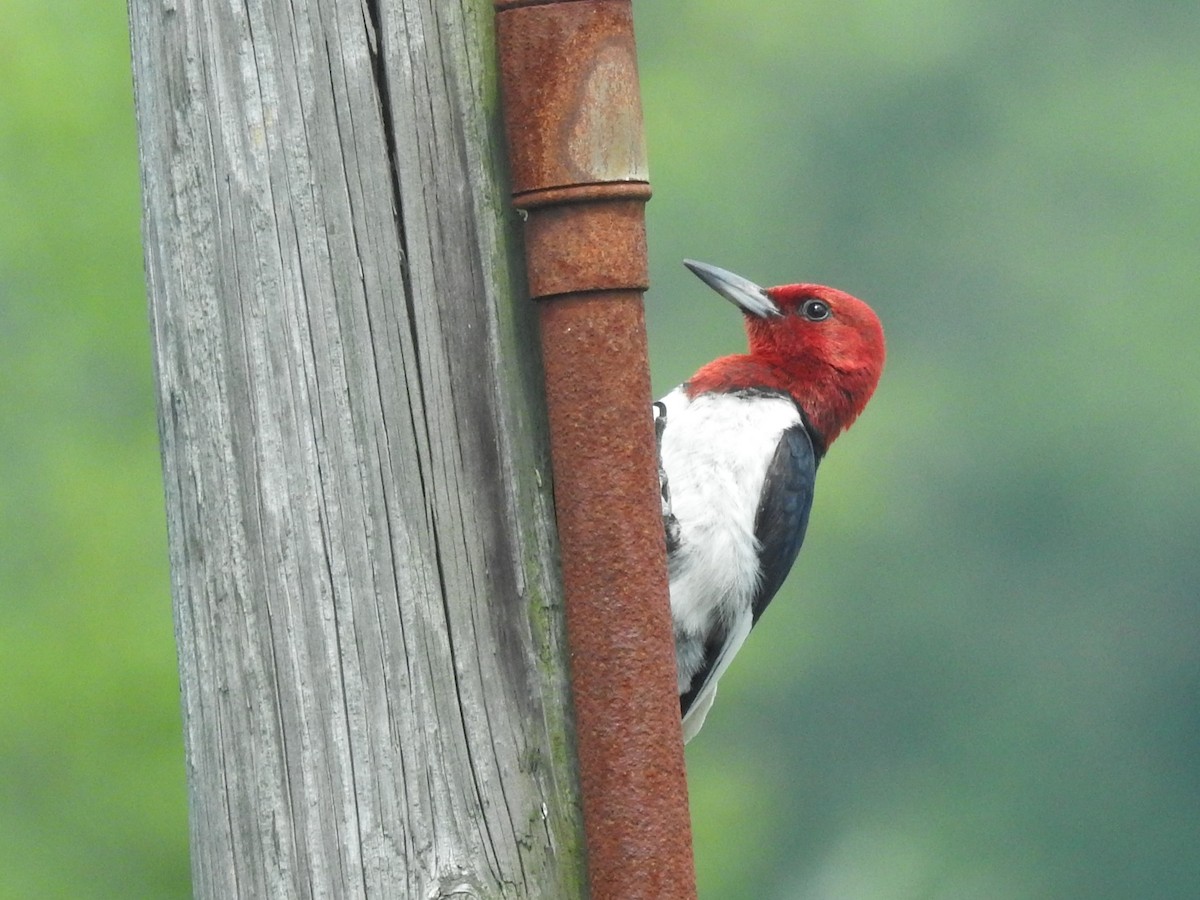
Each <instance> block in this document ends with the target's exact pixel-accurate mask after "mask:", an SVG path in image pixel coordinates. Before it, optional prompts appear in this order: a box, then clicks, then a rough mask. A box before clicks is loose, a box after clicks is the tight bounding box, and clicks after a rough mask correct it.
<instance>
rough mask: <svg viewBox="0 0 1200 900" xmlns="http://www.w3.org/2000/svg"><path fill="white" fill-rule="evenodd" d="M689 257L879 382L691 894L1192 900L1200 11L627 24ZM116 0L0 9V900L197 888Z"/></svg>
mask: <svg viewBox="0 0 1200 900" xmlns="http://www.w3.org/2000/svg"><path fill="white" fill-rule="evenodd" d="M637 16H638V28H639V33H638V39H639V49H640V53H641V63H642V81H643V92H644V97H645V107H646V125H647V134H648V141H649V148H650V159H651V171H652V177H653V182H654V188H655V199H654V201H653V202H652V203H651V205H650V210H649V220H650V238H651V256H652V269H653V277H654V288H653V290H652V291H651V292H650V294H649V296H648V301H647V302H648V317H649V325H650V340H651V354H652V358H653V360H654V376H655V385H656V388H657V389H658V390H659V391H660V392H663V391H666V390H667V389H669V388H670V387H672V386H673V385H674V384H675V383H677V382H678V381H680V380H682V379H684V378H686V377H687V376H688V375H689V374H690V373H691V371H692V370H693V369H694V368H695V367H696V366H697V365H698V364H700V363H701V362H703V361H705V360H707V359H709V358H711V357H713V356H715V355H719V354H722V353H727V352H731V351H734V350H738V349H740V347H741V342H742V337H741V333H740V327H739V322H738V317H737V315H736V314H735V313H734V311H733V310H732V308H731V307H729V306H728V304H726V303H724V302H723V301H721V300H720V299H719V298H717V297H716V296H715V295H713V294H712V293H711V292H709V291H707V290H706V289H705V288H703V287H702V286H701V285H700V283H699V282H698V281H696V280H695V279H694V278H692V276H690V275H689V274H688V273H687V272H686V271H685V270H684V269H683V268H682V267H681V266H680V265H679V262H678V261H679V259H680V258H682V257H685V256H690V257H695V258H698V259H703V260H706V261H709V262H713V263H716V264H718V265H721V266H725V267H727V268H731V269H734V270H735V271H738V272H740V273H742V274H744V275H746V276H747V277H750V278H753V279H755V280H758V281H760V282H763V283H770V284H777V283H781V282H786V281H796V280H811V281H822V282H826V283H830V284H835V285H837V286H839V287H842V288H844V289H846V290H849V291H851V292H853V293H855V294H857V295H858V296H860V297H862V298H863V299H865V300H867V301H868V302H870V303H871V304H872V305H873V306H874V307H875V308H876V309H877V310H878V312H879V313H880V315H881V317H882V318H883V320H884V323H885V326H886V328H887V331H888V337H889V350H890V358H889V363H888V368H887V371H886V372H885V375H884V380H883V383H882V385H881V387H880V390H879V392H878V394H877V395H876V398H875V400H874V401H873V402H872V405H871V407H870V408H869V409H868V411H867V414H866V415H865V416H864V418H863V419H862V420H861V421H860V422H859V423H858V424H857V425H856V426H855V427H854V428H853V429H852V430H851V431H850V433H849V434H848V435H847V436H845V437H843V438H841V439H840V440H839V441H838V443H837V444H836V445H835V447H834V448H833V451H832V452H831V454H830V456H829V457H828V459H827V460H826V462H825V463H824V464H823V466H822V471H821V478H820V482H819V486H818V492H817V501H816V506H815V509H814V514H813V522H812V526H811V528H810V531H809V536H808V541H807V543H806V546H805V550H804V553H803V554H802V556H801V559H800V563H799V567H798V570H797V572H796V574H795V575H794V576H793V578H792V579H791V581H790V582H789V583H788V585H787V586H786V587H785V588H784V590H783V592H782V593H781V594H780V596H779V597H778V598H777V599H776V601H775V603H774V605H773V606H772V607H771V610H770V612H769V613H768V614H767V616H766V618H765V619H764V624H763V626H762V627H761V628H760V629H759V630H758V631H756V633H755V635H754V637H753V638H752V639H751V641H750V642H749V644H748V645H747V648H746V649H745V650H744V651H743V652H742V654H741V655H740V656H739V659H738V663H737V665H735V666H734V667H733V669H732V670H731V672H730V674H729V675H727V676H726V677H725V679H724V680H723V681H722V686H721V696H720V699H719V701H718V703H717V706H716V708H715V710H714V712H713V714H712V715H711V716H710V717H709V720H708V724H707V725H706V727H705V730H704V732H703V733H702V734H701V736H700V737H699V738H698V739H697V740H696V741H695V742H694V743H693V744H692V745H691V746H690V747H689V751H688V759H689V768H690V783H691V791H692V806H693V814H694V820H695V825H696V855H697V863H698V869H699V874H700V887H701V896H702V897H704V898H705V900H725V898H737V900H744V898H755V900H758V898H779V900H785V898H786V900H790V898H825V900H841V898H847V900H871V898H947V900H958V898H986V900H1006V898H1076V897H1077V898H1135V897H1136V898H1142V897H1155V898H1176V897H1178V898H1195V897H1200V752H1198V750H1200V697H1198V696H1197V695H1198V693H1200V478H1198V477H1197V474H1198V472H1197V469H1198V465H1197V449H1198V448H1200V308H1198V305H1197V299H1198V297H1197V293H1198V284H1200V277H1198V276H1200V52H1197V47H1200V9H1198V8H1197V7H1196V5H1195V4H1191V3H1180V2H1166V0H1151V2H1143V3H1141V4H1129V3H1125V2H1117V0H1094V2H1091V3H1082V2H1061V3H1053V4H1038V3H1033V2H1027V0H991V2H983V0H978V2H966V0H959V2H936V0H927V2H909V3H903V2H890V3H889V2H866V3H860V4H854V5H846V4H840V3H833V2H829V0H821V2H807V3H799V2H766V0H747V2H744V3H739V4H731V3H728V2H717V0H707V2H702V0H690V2H683V0H642V2H641V3H640V4H638V6H637ZM138 217H139V191H138V183H137V162H136V145H135V134H134V123H133V114H132V101H131V91H130V75H129V63H128V37H127V32H126V23H125V8H124V4H123V3H120V2H113V0H102V2H90V3H79V4H69V5H68V4H54V3H51V4H46V3H39V2H34V0H3V2H2V3H0V363H2V364H0V398H2V406H0V408H2V410H3V426H2V428H0V897H3V898H8V897H14V898H26V897H72V898H75V897H79V898H92V897H97V898H98V897H111V898H118V897H120V898H128V897H176V896H179V897H184V896H187V895H188V894H189V889H188V863H187V844H186V811H185V806H184V775H183V763H182V747H181V740H180V725H179V715H178V689H177V677H176V670H175V658H174V646H173V642H172V631H171V613H170V600H169V591H168V577H167V569H166V549H165V538H164V524H163V511H162V499H161V485H160V479H159V465H158V451H157V439H156V429H155V422H154V403H153V385H152V375H151V362H150V355H149V346H148V328H147V325H146V314H145V300H144V287H143V282H142V269H141V250H140V246H139V234H138Z"/></svg>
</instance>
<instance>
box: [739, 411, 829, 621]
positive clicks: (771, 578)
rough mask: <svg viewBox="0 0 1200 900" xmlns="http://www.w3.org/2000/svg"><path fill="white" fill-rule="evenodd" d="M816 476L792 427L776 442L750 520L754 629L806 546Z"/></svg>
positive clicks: (799, 429)
mask: <svg viewBox="0 0 1200 900" xmlns="http://www.w3.org/2000/svg"><path fill="white" fill-rule="evenodd" d="M816 476H817V455H816V453H815V452H814V451H813V445H812V441H811V440H810V439H809V436H808V432H807V431H806V430H805V428H804V426H803V425H793V426H792V427H791V428H789V429H787V430H786V431H785V432H784V433H783V435H782V437H780V439H779V446H778V447H776V448H775V456H774V457H773V458H772V459H771V464H770V465H769V466H767V478H766V480H765V481H764V482H763V490H762V497H761V499H760V500H759V503H758V513H757V514H756V515H755V517H754V536H755V537H756V538H758V542H759V544H760V545H761V549H760V551H759V557H758V559H759V571H760V572H761V573H762V581H761V583H760V584H759V587H758V593H757V594H755V595H754V602H753V605H752V608H753V610H754V621H755V622H756V623H757V622H758V617H759V616H761V615H762V612H763V610H764V609H766V608H767V604H768V603H770V602H771V598H773V597H774V596H775V594H776V592H777V591H778V590H779V588H780V586H781V585H782V584H783V580H784V579H785V578H787V574H788V572H790V571H791V569H792V563H794V562H795V561H796V554H798V553H799V552H800V545H801V544H803V543H804V532H805V531H806V530H807V529H808V513H809V511H810V510H811V509H812V500H813V483H814V481H815V480H816Z"/></svg>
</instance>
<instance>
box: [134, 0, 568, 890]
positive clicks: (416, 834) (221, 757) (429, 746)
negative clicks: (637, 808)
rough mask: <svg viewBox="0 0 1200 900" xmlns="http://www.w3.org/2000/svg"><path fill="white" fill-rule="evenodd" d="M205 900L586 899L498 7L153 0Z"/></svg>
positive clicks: (159, 360)
mask: <svg viewBox="0 0 1200 900" xmlns="http://www.w3.org/2000/svg"><path fill="white" fill-rule="evenodd" d="M130 19H131V28H132V37H133V58H134V76H135V87H136V104H137V114H138V124H139V133H140V145H141V157H142V172H143V184H144V205H145V225H144V239H145V247H146V269H147V281H148V287H149V294H150V309H151V317H152V324H153V332H154V343H155V354H156V365H157V370H158V383H159V391H160V423H161V432H162V446H163V466H164V475H165V483H166V494H167V512H168V523H169V535H170V546H171V564H172V573H173V591H174V602H175V611H176V626H177V637H178V642H179V657H180V671H181V681H182V693H183V710H184V726H185V737H186V748H187V767H188V782H189V793H190V802H191V821H192V853H193V874H194V881H195V892H196V896H197V897H200V898H222V900H225V898H233V897H253V898H260V897H288V898H291V897H332V898H342V897H386V898H436V897H546V898H569V897H578V896H581V895H582V894H583V892H584V886H583V872H582V869H583V863H582V850H581V837H580V822H579V812H578V800H577V794H576V786H575V781H576V778H575V763H574V760H573V757H572V751H571V749H570V747H571V742H570V740H569V738H568V734H569V727H570V722H569V714H568V713H567V708H568V701H567V696H568V694H567V683H566V676H565V674H564V644H563V637H562V629H561V606H560V593H559V587H558V583H557V576H556V569H555V562H554V560H555V552H554V546H553V540H554V539H553V523H552V518H551V517H552V512H551V505H550V496H549V485H548V478H547V474H546V473H547V469H548V461H547V453H546V442H545V434H544V426H543V411H542V408H541V399H540V397H541V388H540V382H539V373H538V370H537V367H536V362H530V360H531V359H533V358H534V354H535V351H534V349H533V348H534V346H535V344H534V341H533V339H532V336H531V334H530V332H531V330H532V327H533V321H532V318H531V317H532V315H533V313H532V311H531V310H530V309H529V308H528V307H527V304H526V303H525V302H523V301H522V300H520V299H519V297H520V296H521V292H520V291H519V290H514V278H515V277H516V276H514V275H513V272H514V271H515V269H516V267H514V266H513V264H512V259H513V258H514V256H513V253H512V237H511V229H512V222H511V220H510V219H511V216H510V215H509V214H508V213H505V212H503V211H504V210H506V209H507V203H506V202H505V192H504V190H503V187H502V185H501V178H500V176H499V175H498V168H499V167H498V164H497V162H496V159H497V155H498V154H497V147H498V140H499V131H498V121H497V116H496V110H495V107H496V98H495V91H496V86H495V81H494V73H493V71H492V69H493V62H492V49H491V32H490V29H491V19H492V14H491V8H490V3H489V2H486V0H461V2H453V0H361V2H357V3H356V2H346V0H291V2H289V0H245V2H243V0H131V3H130Z"/></svg>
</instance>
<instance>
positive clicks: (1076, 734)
mask: <svg viewBox="0 0 1200 900" xmlns="http://www.w3.org/2000/svg"><path fill="white" fill-rule="evenodd" d="M759 5H760V4H751V5H745V4H741V5H736V4H720V5H718V4H707V3H704V4H695V3H693V4H682V3H673V2H661V3H655V4H648V3H644V4H641V5H640V6H639V7H638V15H639V21H638V25H639V28H640V31H639V41H640V51H641V62H642V81H643V89H644V92H645V97H646V120H647V131H648V140H649V146H650V155H651V175H652V179H653V181H654V184H655V189H656V197H655V200H654V202H652V203H651V206H650V243H651V257H652V260H653V276H654V279H653V280H654V285H655V287H654V289H653V290H652V291H651V293H650V295H649V297H648V307H649V313H648V315H649V322H650V329H651V335H650V336H651V351H652V358H653V359H654V360H655V363H656V376H657V378H656V381H657V384H658V386H659V387H660V388H661V389H664V390H665V389H666V388H668V387H670V386H671V385H672V384H673V383H675V382H677V381H679V380H681V379H683V378H686V377H687V375H688V374H689V373H690V371H691V369H693V368H694V367H695V366H696V365H697V364H698V363H699V362H702V361H703V360H705V359H706V358H708V357H709V356H712V355H716V354H719V353H725V352H731V351H734V350H738V349H740V347H739V343H740V336H739V334H738V325H737V322H736V317H735V316H734V315H732V314H731V311H730V310H728V309H727V308H724V304H722V303H721V301H720V300H718V299H716V298H715V297H713V296H712V295H711V294H710V293H709V292H707V291H705V289H704V288H703V287H701V286H700V285H699V284H697V283H695V282H694V280H693V279H692V278H691V276H690V275H688V274H687V273H686V272H685V271H684V270H683V269H682V268H681V267H680V266H679V264H678V260H679V258H680V257H683V256H693V257H696V258H699V259H703V260H706V261H710V262H713V263H716V264H718V265H722V266H727V267H729V268H732V269H734V270H735V271H738V272H741V273H742V274H745V275H747V276H749V277H752V278H755V279H761V280H762V281H764V282H766V283H770V284H777V283H780V282H785V281H796V280H806V281H808V280H813V281H824V282H827V283H832V284H836V285H838V286H841V287H844V288H846V289H848V290H851V291H853V292H854V293H856V294H858V295H859V296H861V297H863V298H864V299H866V300H868V301H869V302H871V303H872V304H873V305H874V306H875V308H876V309H877V310H878V311H879V313H880V315H881V316H882V318H883V320H884V323H885V326H886V327H887V330H888V336H889V351H890V359H889V364H888V369H887V371H886V372H885V374H884V379H883V383H882V385H881V388H880V390H879V393H878V395H877V397H876V399H875V400H874V401H873V403H872V406H871V408H869V409H868V411H867V413H866V415H865V417H864V418H863V420H862V421H861V422H860V423H859V424H858V425H856V426H855V428H854V429H852V430H851V432H850V433H849V435H847V436H846V437H843V438H841V439H840V440H839V442H838V444H837V445H836V446H835V447H834V448H833V451H832V453H831V455H830V457H829V458H828V460H827V461H826V462H825V463H824V465H823V466H822V474H821V479H820V484H819V486H818V491H817V502H816V508H815V510H814V513H813V524H812V527H811V528H810V532H809V539H808V542H807V544H806V546H805V549H804V552H803V553H802V555H801V558H800V562H799V568H798V571H797V573H796V574H795V575H794V577H793V578H792V580H791V581H790V582H789V584H788V585H787V586H785V589H784V592H783V593H782V594H781V595H780V597H778V598H777V599H776V601H775V605H773V606H772V608H771V610H770V612H769V613H768V614H767V616H766V618H765V620H764V621H765V624H764V626H763V628H762V630H761V631H760V632H756V634H755V636H754V637H753V638H752V639H751V641H750V642H749V644H748V645H747V648H746V649H745V650H744V651H743V652H742V654H741V656H739V658H738V662H737V664H735V666H734V667H733V669H732V670H731V672H730V674H729V675H728V676H726V678H725V680H724V681H723V682H722V696H721V698H720V702H718V703H717V706H716V708H715V710H714V712H713V714H712V716H710V718H709V723H708V725H707V726H706V727H705V731H704V732H703V733H702V735H701V737H700V738H699V739H698V740H697V741H696V742H695V743H694V744H693V745H692V746H691V747H690V748H689V762H690V768H691V771H690V776H691V784H692V790H693V804H692V805H693V817H694V820H695V823H696V854H697V859H698V865H699V869H700V878H701V894H702V896H704V897H706V898H713V900H715V898H720V897H729V898H744V897H756V898H757V897H779V898H790V897H804V898H856V900H860V898H876V897H878V898H905V897H914V898H916V897H945V898H962V897H986V898H989V900H991V898H1007V897H1011V898H1025V897H1088V898H1106V897H1112V898H1125V897H1135V896H1154V897H1192V896H1196V895H1197V894H1198V893H1200V864H1198V863H1197V855H1196V853H1195V852H1194V849H1195V847H1197V846H1200V817H1197V816H1196V815H1195V810H1196V809H1197V808H1198V804H1200V789H1198V785H1197V780H1196V777H1195V772H1196V765H1197V762H1200V760H1198V759H1197V753H1196V749H1195V748H1196V746H1197V739H1198V738H1200V719H1197V716H1196V711H1195V710H1196V694H1197V689H1198V687H1200V679H1198V676H1200V646H1198V642H1197V640H1196V635H1197V634H1198V633H1200V604H1198V603H1197V600H1200V564H1198V563H1197V553H1196V550H1195V541H1196V534H1197V520H1198V519H1200V479H1197V477H1196V474H1195V472H1196V468H1195V454H1196V447H1197V445H1198V443H1200V427H1198V425H1197V421H1198V413H1200V380H1198V377H1197V372H1198V371H1200V370H1198V369H1197V364H1196V351H1195V349H1194V348H1195V346H1196V344H1197V342H1198V341H1200V316H1197V314H1196V310H1195V298H1196V287H1195V260H1196V251H1197V247H1200V215H1198V214H1197V200H1198V199H1200V167H1198V166H1197V165H1196V160H1197V159H1200V120H1198V119H1197V117H1196V116H1195V115H1194V111H1193V110H1192V108H1191V107H1193V106H1194V98H1195V96H1196V92H1197V90H1198V89H1200V58H1197V56H1196V54H1195V52H1194V48H1195V44H1196V40H1197V38H1198V37H1200V20H1198V19H1197V18H1196V17H1195V15H1194V11H1193V10H1190V9H1188V8H1186V7H1185V6H1183V5H1179V4H1172V3H1162V2H1158V3H1150V4H1145V5H1141V6H1138V7H1136V8H1133V7H1125V6H1121V5H1119V4H1117V3H1113V2H1108V3H1100V4H1089V5H1087V6H1084V5H1083V4H1050V5H1041V6H1039V5H1034V4H1028V3H1018V2H994V3H987V4H984V3H944V2H943V3H923V4H895V3H890V4H889V3H868V4H860V5H859V6H858V7H857V9H848V8H847V7H845V6H838V5H834V4H825V3H815V4H814V3H807V4H794V5H791V6H787V7H784V6H783V5H782V4H761V6H762V10H761V15H758V14H756V12H755V10H754V8H755V7H756V6H759ZM768 6H769V7H770V8H769V9H768ZM689 327H690V328H692V329H693V333H694V339H693V340H689V341H679V340H677V338H676V337H675V336H677V335H678V334H680V333H681V330H682V329H685V328H689ZM1189 848H1190V849H1189Z"/></svg>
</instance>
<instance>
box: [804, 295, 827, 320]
mask: <svg viewBox="0 0 1200 900" xmlns="http://www.w3.org/2000/svg"><path fill="white" fill-rule="evenodd" d="M800 314H801V315H802V316H804V318H806V319H808V321H810V322H824V321H825V320H826V319H828V318H829V316H830V315H831V314H832V310H830V308H829V304H828V303H826V302H825V301H824V300H805V301H804V305H803V306H801V307H800Z"/></svg>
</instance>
